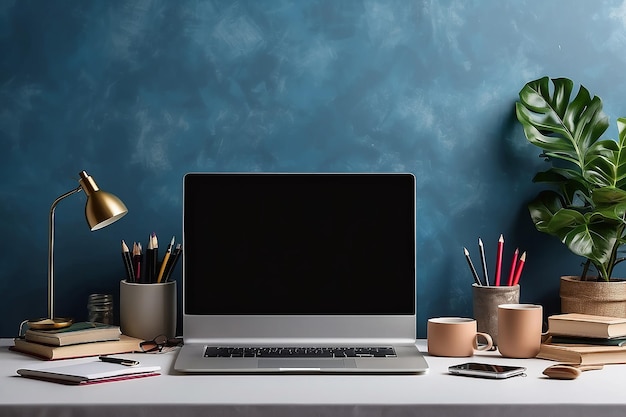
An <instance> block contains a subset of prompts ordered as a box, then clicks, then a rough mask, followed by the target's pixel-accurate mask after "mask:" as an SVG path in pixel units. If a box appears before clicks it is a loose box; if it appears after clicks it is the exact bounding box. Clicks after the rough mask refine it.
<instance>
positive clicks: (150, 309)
mask: <svg viewBox="0 0 626 417" xmlns="http://www.w3.org/2000/svg"><path fill="white" fill-rule="evenodd" d="M176 311H177V310H176V281H168V282H163V283H155V284H139V283H132V282H126V280H123V281H121V282H120V330H121V331H122V334H125V335H127V336H131V337H136V338H138V339H143V340H152V339H154V338H155V337H156V336H160V335H165V336H167V337H168V338H173V337H175V336H176Z"/></svg>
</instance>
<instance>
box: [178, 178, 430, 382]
mask: <svg viewBox="0 0 626 417" xmlns="http://www.w3.org/2000/svg"><path fill="white" fill-rule="evenodd" d="M183 200H184V201H183V247H184V248H185V250H184V252H183V339H184V346H183V347H182V348H181V350H180V351H179V353H178V356H177V358H176V361H175V364H174V369H175V370H177V371H179V372H184V373H213V372H217V373H231V372H243V373H256V372H271V373H282V372H285V373H294V372H295V373H302V372H305V373H309V372H312V373H352V372H357V373H422V372H425V371H426V370H427V369H428V365H427V363H426V361H425V359H424V357H423V356H422V354H421V352H419V350H418V349H417V348H416V346H415V337H416V279H415V278H416V277H415V257H416V253H415V222H416V214H415V205H416V203H415V178H414V176H413V175H412V174H408V173H315V174H312V173H189V174H186V175H185V176H184V179H183Z"/></svg>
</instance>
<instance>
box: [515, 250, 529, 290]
mask: <svg viewBox="0 0 626 417" xmlns="http://www.w3.org/2000/svg"><path fill="white" fill-rule="evenodd" d="M524 264H526V252H524V253H522V256H520V257H519V262H518V264H517V270H516V271H515V278H514V279H513V285H517V284H518V283H519V279H520V277H521V276H522V269H524Z"/></svg>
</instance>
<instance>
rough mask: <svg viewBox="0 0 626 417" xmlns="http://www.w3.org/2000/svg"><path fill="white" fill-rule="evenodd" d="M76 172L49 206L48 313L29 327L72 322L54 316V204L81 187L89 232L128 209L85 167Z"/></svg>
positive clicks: (62, 325)
mask: <svg viewBox="0 0 626 417" xmlns="http://www.w3.org/2000/svg"><path fill="white" fill-rule="evenodd" d="M79 175H80V180H79V181H78V183H79V186H78V187H76V188H75V189H73V190H71V191H68V192H67V193H65V194H63V195H61V196H59V197H57V199H56V200H54V202H53V203H52V206H51V207H50V218H49V221H48V317H45V318H39V319H35V320H29V321H28V327H29V328H31V329H60V328H64V327H68V326H69V325H71V324H72V322H73V319H71V318H67V317H55V316H54V211H55V209H56V206H57V204H59V202H60V201H61V200H63V199H64V198H66V197H69V196H70V195H72V194H75V193H77V192H79V191H84V192H85V195H87V203H86V204H85V217H86V218H87V223H89V228H90V229H91V231H92V232H93V231H94V230H98V229H101V228H103V227H106V226H108V225H110V224H111V223H113V222H115V221H117V220H119V219H120V218H122V217H123V216H124V215H125V214H126V213H128V209H127V208H126V206H125V205H124V203H122V201H121V200H120V199H119V198H117V197H116V196H114V195H113V194H109V193H107V192H105V191H102V190H100V189H99V188H98V186H97V185H96V182H95V181H94V180H93V178H92V177H91V176H89V175H88V174H87V173H86V172H85V171H82V172H81V173H80V174H79Z"/></svg>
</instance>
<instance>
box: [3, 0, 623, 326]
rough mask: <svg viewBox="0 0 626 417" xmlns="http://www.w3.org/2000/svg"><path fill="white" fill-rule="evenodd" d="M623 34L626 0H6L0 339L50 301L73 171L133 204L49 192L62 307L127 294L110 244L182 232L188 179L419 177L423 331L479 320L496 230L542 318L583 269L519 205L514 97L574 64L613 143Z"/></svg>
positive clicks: (525, 191)
mask: <svg viewBox="0 0 626 417" xmlns="http://www.w3.org/2000/svg"><path fill="white" fill-rule="evenodd" d="M625 30H626V2H623V1H622V0H604V1H586V0H525V1H516V2H503V1H500V0H476V1H469V0H457V1H454V0H431V1H425V0H422V1H418V0H412V1H410V0H396V1H394V0H358V1H357V0H354V1H349V0H341V1H336V0H309V1H287V0H249V1H245V0H241V1H218V0H214V1H199V0H196V1H192V0H181V1H168V0H132V1H131V0H129V1H95V0H92V1H83V0H76V1H69V0H67V1H60V0H59V1H44V0H40V1H27V0H15V1H9V0H0V51H1V58H0V144H1V145H2V152H1V153H0V175H1V178H2V179H1V180H0V236H1V239H2V242H3V244H2V254H1V255H0V294H1V296H2V302H1V303H0V314H1V315H2V317H3V320H2V322H0V336H4V337H7V336H12V335H14V334H15V333H16V332H17V328H18V324H19V322H20V321H21V320H23V319H26V318H29V317H33V316H40V315H45V314H46V288H47V280H46V259H47V214H48V210H49V207H50V204H51V203H52V201H53V200H54V198H56V197H57V196H58V195H60V194H62V193H64V192H65V191H67V190H69V189H71V188H73V187H74V186H75V185H76V179H77V178H78V176H77V174H78V172H79V171H81V170H83V169H85V170H87V171H88V172H89V173H90V174H92V175H93V176H94V178H95V179H96V180H97V181H98V183H99V185H100V186H101V187H102V188H103V189H107V190H109V191H112V192H114V193H116V194H117V195H119V196H120V197H121V198H122V199H123V200H124V201H125V202H126V204H127V205H128V207H129V209H130V212H129V214H128V215H127V216H126V217H125V218H124V219H122V220H121V221H120V222H118V223H115V224H113V225H112V226H110V227H108V228H106V229H103V230H101V231H98V232H94V233H91V232H89V231H88V228H87V227H86V225H85V223H84V219H83V218H82V214H81V213H80V212H82V210H83V208H82V206H83V205H84V196H83V195H82V194H80V195H79V196H74V197H72V198H69V199H67V200H64V201H63V202H62V203H61V204H60V205H59V207H58V209H57V244H56V254H57V258H56V278H57V288H56V289H57V291H56V293H57V295H56V306H57V313H58V314H65V315H73V316H75V317H76V318H78V319H85V318H86V300H87V296H88V294H90V293H93V292H109V293H113V294H115V295H116V297H117V295H118V291H119V290H118V287H119V283H118V281H119V279H120V278H121V277H122V276H123V268H122V263H121V259H120V256H119V242H120V239H125V240H126V241H127V242H129V241H130V242H132V241H135V240H136V241H142V242H146V241H147V238H148V235H149V234H150V233H151V232H153V231H154V232H156V233H157V234H158V235H159V237H160V238H161V242H162V243H163V245H165V242H167V241H168V240H169V238H170V237H171V236H172V235H176V236H177V238H180V234H181V226H182V221H181V184H182V176H183V174H184V173H185V172H188V171H315V172H319V171H338V172H344V171H349V172H353V171H367V172H369V171H377V172H378V171H409V172H413V173H414V174H415V175H416V177H417V184H418V185H417V187H418V189H417V191H418V228H417V239H418V255H417V274H418V315H419V325H418V331H419V336H421V337H424V336H425V322H426V319H427V318H428V317H431V316H436V315H471V314H472V312H471V287H470V285H471V282H472V278H471V275H470V274H469V272H468V269H467V265H466V264H465V260H464V258H463V255H462V248H463V246H467V247H468V248H469V249H470V251H471V252H472V253H473V254H474V260H475V261H476V262H478V254H477V246H476V242H477V239H478V237H481V238H482V239H483V240H484V241H485V245H486V248H487V252H488V254H489V255H490V258H491V259H489V262H490V264H491V268H492V269H493V258H494V254H495V244H496V241H497V239H498V236H499V235H500V233H503V234H504V235H505V239H506V247H505V258H506V263H505V265H508V261H509V259H510V256H511V253H512V251H513V249H514V248H515V247H520V249H522V250H527V251H528V262H527V268H526V271H525V274H524V277H523V283H522V300H523V301H527V302H540V303H543V304H544V305H546V309H547V311H554V310H555V309H557V308H558V276H559V275H561V274H570V273H571V274H575V273H577V272H578V271H579V267H578V265H579V263H580V261H579V259H577V258H575V257H573V256H572V255H570V254H569V253H568V252H567V251H566V250H565V249H564V248H563V247H562V246H561V245H560V244H559V242H558V241H556V240H554V239H553V238H549V237H547V236H544V235H541V234H540V233H539V232H536V231H535V230H534V227H533V226H532V224H531V222H530V220H529V218H528V214H527V212H526V209H525V204H526V201H527V200H528V199H529V198H530V197H531V196H532V195H533V194H534V193H535V192H536V191H537V190H538V188H537V186H535V185H533V184H532V183H531V178H532V176H533V174H534V173H535V171H536V170H538V169H541V168H543V167H544V162H543V161H542V160H541V159H540V158H538V157H537V155H538V153H539V152H538V150H536V149H534V148H533V147H531V146H530V145H528V144H527V143H526V141H525V139H524V138H523V135H522V131H521V129H520V127H519V126H518V125H517V122H516V120H515V118H514V113H513V103H514V102H515V100H516V98H517V93H518V91H519V90H520V89H521V87H522V86H523V85H524V83H525V82H527V81H529V80H531V79H535V78H538V77H540V76H543V75H548V76H551V77H557V76H566V77H570V78H572V79H574V81H575V82H576V83H582V84H584V85H585V86H586V87H587V88H589V89H590V90H591V92H592V93H594V94H597V95H599V96H600V97H602V98H603V100H604V102H605V111H606V113H607V114H608V115H609V116H610V117H611V127H610V129H609V132H608V133H609V134H608V136H609V137H616V136H617V129H616V127H615V119H616V118H617V117H618V116H626V106H625V102H624V98H623V97H624V96H625V94H626V84H625V83H624V82H623V68H624V54H623V53H622V52H623V51H624V47H625V46H626V36H625V33H626V32H625ZM620 272H621V271H620ZM176 274H177V276H178V277H180V267H179V270H178V271H177V272H176ZM622 274H623V273H622ZM179 290H180V286H179Z"/></svg>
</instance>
